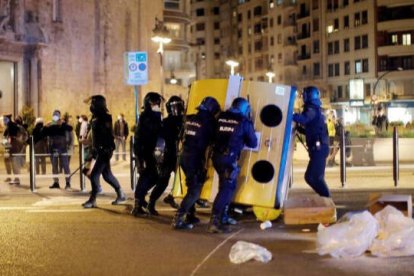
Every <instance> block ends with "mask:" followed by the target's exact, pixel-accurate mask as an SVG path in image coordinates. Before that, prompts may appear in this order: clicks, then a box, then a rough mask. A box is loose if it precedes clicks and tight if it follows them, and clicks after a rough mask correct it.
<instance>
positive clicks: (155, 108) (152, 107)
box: [151, 105, 161, 112]
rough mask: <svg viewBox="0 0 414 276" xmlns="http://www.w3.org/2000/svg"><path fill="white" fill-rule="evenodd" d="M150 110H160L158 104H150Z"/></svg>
mask: <svg viewBox="0 0 414 276" xmlns="http://www.w3.org/2000/svg"><path fill="white" fill-rule="evenodd" d="M151 110H152V111H154V112H160V111H161V108H160V106H159V105H153V106H151Z"/></svg>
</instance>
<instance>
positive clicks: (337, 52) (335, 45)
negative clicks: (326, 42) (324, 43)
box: [334, 40, 339, 54]
mask: <svg viewBox="0 0 414 276" xmlns="http://www.w3.org/2000/svg"><path fill="white" fill-rule="evenodd" d="M334 53H335V54H339V40H336V41H335V42H334Z"/></svg>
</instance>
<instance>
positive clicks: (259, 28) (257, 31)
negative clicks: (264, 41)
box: [254, 23, 262, 34]
mask: <svg viewBox="0 0 414 276" xmlns="http://www.w3.org/2000/svg"><path fill="white" fill-rule="evenodd" d="M261 32H262V24H260V23H257V24H255V25H254V33H255V34H260V33H261Z"/></svg>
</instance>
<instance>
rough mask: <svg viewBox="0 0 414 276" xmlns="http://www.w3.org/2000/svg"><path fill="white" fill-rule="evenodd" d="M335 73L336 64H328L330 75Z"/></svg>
mask: <svg viewBox="0 0 414 276" xmlns="http://www.w3.org/2000/svg"><path fill="white" fill-rule="evenodd" d="M333 75H334V65H333V64H328V77H333Z"/></svg>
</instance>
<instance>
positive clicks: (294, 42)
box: [283, 39, 297, 47]
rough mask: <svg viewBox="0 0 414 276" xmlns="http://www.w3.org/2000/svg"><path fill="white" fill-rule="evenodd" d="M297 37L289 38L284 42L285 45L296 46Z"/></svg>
mask: <svg viewBox="0 0 414 276" xmlns="http://www.w3.org/2000/svg"><path fill="white" fill-rule="evenodd" d="M296 45H297V43H296V39H288V40H286V41H285V42H284V43H283V46H285V47H286V46H296Z"/></svg>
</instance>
